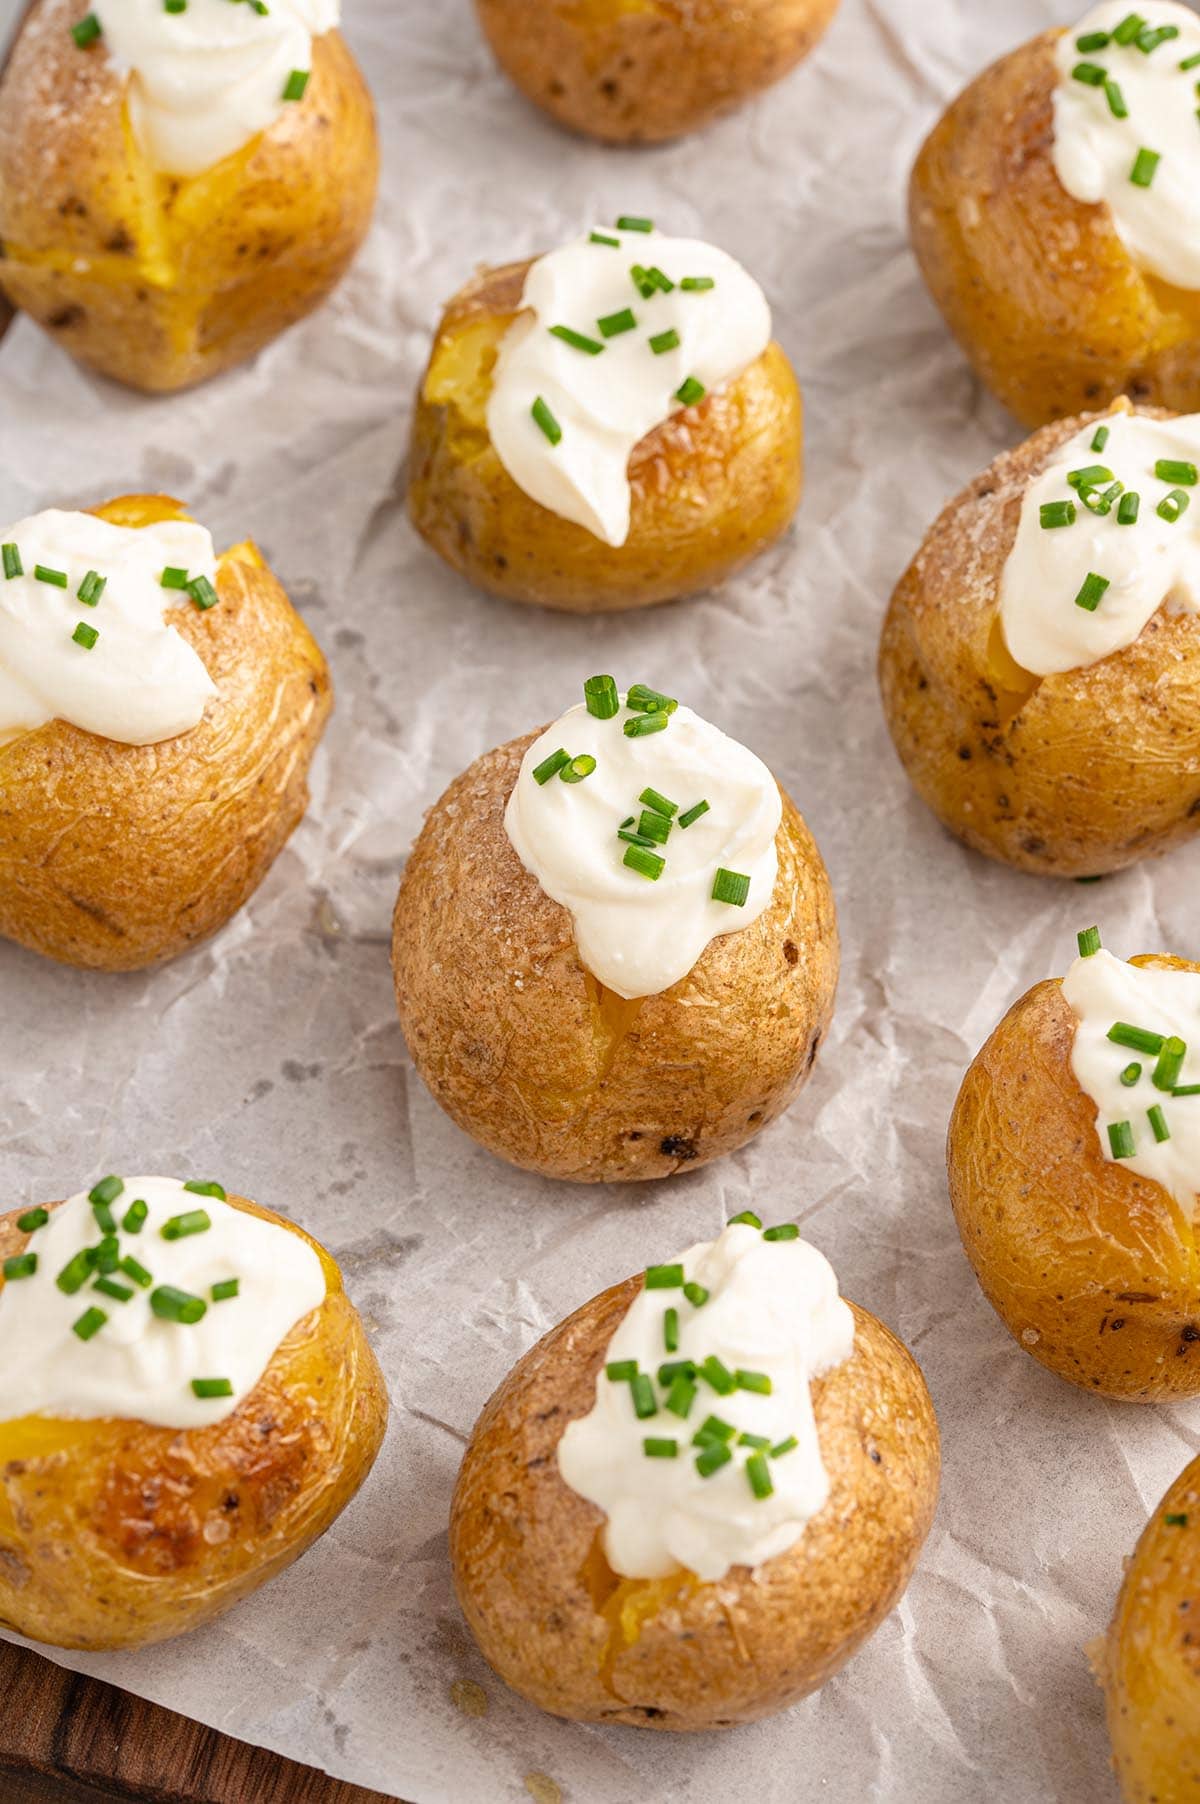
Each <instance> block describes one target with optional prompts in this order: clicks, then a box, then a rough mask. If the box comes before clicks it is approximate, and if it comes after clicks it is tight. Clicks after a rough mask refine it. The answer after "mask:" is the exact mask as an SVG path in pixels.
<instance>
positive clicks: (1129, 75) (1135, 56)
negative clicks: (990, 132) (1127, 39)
mask: <svg viewBox="0 0 1200 1804" xmlns="http://www.w3.org/2000/svg"><path fill="white" fill-rule="evenodd" d="M1131 10H1132V9H1131V8H1130V7H1129V5H1128V4H1127V0H1104V3H1103V4H1102V5H1100V6H1094V7H1093V8H1092V10H1091V12H1089V13H1087V14H1086V15H1085V16H1084V17H1083V18H1082V19H1081V20H1080V21H1079V24H1078V25H1077V26H1076V27H1075V28H1074V30H1072V31H1068V32H1064V34H1063V36H1062V37H1061V38H1060V39H1059V40H1058V44H1057V46H1056V49H1055V59H1056V61H1057V64H1058V72H1059V78H1060V79H1059V85H1058V87H1057V88H1056V89H1055V93H1054V168H1055V171H1056V173H1057V175H1058V179H1059V181H1060V182H1061V183H1062V185H1063V187H1064V188H1065V189H1066V190H1067V193H1068V194H1071V195H1073V196H1074V197H1075V199H1076V200H1081V201H1088V202H1099V201H1106V202H1107V203H1108V207H1109V210H1110V212H1111V213H1112V217H1113V224H1114V225H1115V226H1116V229H1117V231H1118V233H1119V234H1120V236H1121V239H1122V240H1123V242H1124V244H1125V247H1126V249H1127V250H1128V252H1129V254H1130V256H1131V257H1132V258H1133V260H1134V262H1135V263H1136V264H1137V265H1138V266H1139V267H1140V268H1141V269H1143V270H1146V271H1147V272H1148V273H1149V274H1151V275H1154V276H1159V277H1160V278H1161V279H1162V280H1163V281H1164V282H1170V283H1172V284H1174V286H1175V287H1177V288H1200V126H1198V125H1197V123H1196V74H1197V71H1196V70H1195V69H1181V68H1180V66H1179V65H1180V63H1181V62H1183V61H1184V60H1185V59H1186V58H1188V57H1189V56H1194V55H1196V54H1197V53H1198V52H1200V19H1198V18H1197V17H1196V14H1195V13H1194V12H1193V11H1192V10H1191V8H1190V7H1187V6H1179V5H1176V4H1174V0H1153V3H1152V4H1147V5H1146V6H1145V7H1144V8H1139V9H1138V10H1139V11H1141V13H1142V16H1143V18H1144V19H1145V20H1146V22H1147V24H1148V25H1149V27H1150V28H1151V29H1153V28H1155V27H1157V26H1164V25H1165V26H1175V27H1176V28H1177V29H1178V33H1179V35H1178V36H1177V37H1173V38H1168V39H1166V40H1165V41H1164V42H1162V43H1160V44H1159V45H1158V46H1157V48H1156V49H1153V50H1151V51H1150V52H1149V54H1147V53H1146V52H1144V51H1142V50H1140V49H1139V48H1138V46H1137V44H1136V43H1133V44H1128V45H1122V44H1114V43H1112V42H1110V43H1109V44H1108V45H1107V46H1106V47H1105V48H1104V49H1101V50H1088V51H1082V50H1080V49H1079V47H1078V40H1079V39H1080V38H1081V37H1085V36H1087V35H1088V34H1089V33H1092V32H1101V31H1103V32H1111V31H1112V30H1113V29H1114V27H1115V26H1118V25H1120V23H1121V21H1122V20H1123V19H1126V18H1128V17H1129V14H1130V12H1131ZM1081 63H1091V64H1093V65H1094V66H1095V67H1097V68H1101V69H1104V70H1106V71H1107V73H1108V78H1109V80H1110V81H1112V82H1115V83H1116V84H1117V88H1118V89H1119V90H1120V99H1121V100H1123V102H1124V106H1125V109H1126V114H1127V116H1126V117H1124V118H1117V117H1116V115H1115V114H1114V113H1113V110H1112V106H1111V105H1110V103H1109V93H1108V91H1107V90H1106V88H1105V87H1104V86H1103V85H1096V86H1090V85H1089V84H1088V83H1087V82H1083V81H1077V80H1075V79H1074V77H1073V75H1072V70H1074V69H1076V68H1077V67H1078V66H1079V65H1080V64H1081ZM1141 150H1149V151H1155V152H1157V154H1158V156H1159V159H1160V160H1159V162H1158V165H1157V167H1156V168H1155V170H1154V175H1153V180H1152V181H1151V182H1150V184H1149V186H1148V187H1143V186H1140V185H1139V184H1138V183H1136V182H1133V181H1131V180H1130V175H1131V172H1132V170H1133V166H1134V162H1135V160H1136V158H1137V156H1138V153H1139V151H1141Z"/></svg>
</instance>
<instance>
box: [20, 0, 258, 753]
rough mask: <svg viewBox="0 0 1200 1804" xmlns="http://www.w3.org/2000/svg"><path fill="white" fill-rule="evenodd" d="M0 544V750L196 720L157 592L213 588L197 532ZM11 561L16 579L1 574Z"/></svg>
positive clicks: (180, 526) (78, 528) (200, 671)
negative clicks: (188, 585) (202, 582)
mask: <svg viewBox="0 0 1200 1804" xmlns="http://www.w3.org/2000/svg"><path fill="white" fill-rule="evenodd" d="M229 3H230V0H225V4H226V5H229ZM233 10H240V9H238V8H234V7H231V11H233ZM0 543H2V544H3V546H4V548H5V557H6V559H7V561H6V563H5V565H4V567H3V569H2V570H0V745H3V744H4V743H5V741H6V740H9V739H14V738H16V737H17V736H18V735H20V734H21V733H28V732H32V731H34V730H35V729H36V728H38V727H42V726H45V724H46V722H47V721H50V720H65V721H69V722H70V723H71V724H72V725H73V726H76V727H82V728H83V729H84V730H85V731H86V732H89V733H98V734H99V735H100V736H101V737H102V738H105V739H116V740H119V741H121V743H122V744H125V745H154V744H157V743H158V741H159V740H162V739H172V738H174V737H175V735H176V734H177V733H186V732H188V731H189V729H190V728H192V727H194V726H195V725H196V723H197V722H198V721H199V719H200V717H201V715H202V714H203V713H204V709H205V706H206V705H207V703H208V701H209V700H210V698H211V697H212V696H214V695H216V693H217V689H216V685H215V684H214V682H213V681H212V678H211V677H210V676H209V674H208V672H207V670H206V669H205V667H204V663H203V660H202V659H201V658H200V657H199V655H198V654H197V653H196V652H195V651H194V650H193V649H192V647H191V646H190V645H189V644H188V642H187V640H186V639H184V638H182V637H181V636H180V634H179V633H177V632H176V631H175V628H174V627H173V626H171V625H170V624H169V622H168V621H167V620H165V619H164V617H163V614H164V609H166V610H171V609H173V608H175V607H178V606H181V605H182V606H185V607H187V606H191V605H192V603H191V597H190V596H189V595H188V594H187V592H186V591H184V590H179V589H164V588H163V586H162V575H163V572H164V570H168V569H173V570H186V571H187V573H188V576H189V578H196V577H204V578H205V579H206V580H207V581H208V582H209V583H215V581H216V573H217V562H216V556H215V554H214V552H213V542H212V537H211V535H210V534H209V533H208V532H206V530H205V529H204V527H202V526H197V525H195V524H194V522H192V521H190V520H163V521H160V522H158V523H157V524H155V525H152V526H142V527H137V528H134V527H128V526H114V525H113V524H112V523H111V522H110V521H108V520H99V519H97V518H96V516H95V515H94V514H76V513H64V512H61V511H59V510H58V509H56V508H54V509H51V510H49V511H48V512H47V513H43V514H34V515H32V516H31V517H30V518H29V519H28V520H18V522H17V524H16V525H15V526H10V527H9V528H8V529H7V530H6V531H5V532H3V533H2V534H0ZM14 561H15V562H19V564H20V567H21V570H22V574H21V575H19V576H18V575H13V576H9V575H7V571H8V569H9V568H10V567H13V565H14ZM39 570H40V571H41V572H42V574H41V575H39V574H38V572H39ZM89 577H91V578H93V583H92V587H91V589H90V590H89V588H88V587H86V586H85V585H86V584H87V579H88V578H89ZM63 579H65V580H63ZM95 579H102V580H103V588H102V589H101V590H100V592H99V596H98V599H95V600H94V601H93V602H92V604H91V605H88V603H87V602H85V601H83V600H81V599H80V590H81V588H82V589H83V590H84V593H85V595H86V594H88V593H92V592H94V587H95ZM77 634H82V635H83V637H84V640H85V641H87V640H90V643H87V642H81V640H80V639H79V638H77V637H76V635H77ZM92 634H94V635H95V637H94V639H92V638H91V635H92Z"/></svg>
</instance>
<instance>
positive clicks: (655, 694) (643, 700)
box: [625, 683, 679, 714]
mask: <svg viewBox="0 0 1200 1804" xmlns="http://www.w3.org/2000/svg"><path fill="white" fill-rule="evenodd" d="M625 706H626V707H627V708H631V709H632V710H633V712H634V713H635V714H674V712H675V710H676V708H677V707H678V706H679V703H678V702H677V701H676V700H675V698H674V696H671V695H662V694H660V693H659V691H658V690H657V689H648V688H647V687H646V685H645V683H635V684H634V685H633V688H632V689H631V690H630V691H629V693H628V694H627V695H626V697H625Z"/></svg>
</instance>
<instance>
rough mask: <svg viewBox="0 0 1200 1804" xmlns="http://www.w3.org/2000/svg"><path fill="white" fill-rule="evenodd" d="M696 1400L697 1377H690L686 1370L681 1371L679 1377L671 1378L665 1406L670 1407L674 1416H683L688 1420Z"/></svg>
mask: <svg viewBox="0 0 1200 1804" xmlns="http://www.w3.org/2000/svg"><path fill="white" fill-rule="evenodd" d="M695 1401H696V1382H695V1379H693V1378H689V1377H688V1376H687V1374H686V1372H680V1373H679V1375H678V1377H677V1378H673V1379H672V1380H671V1384H670V1388H669V1390H668V1391H667V1398H666V1403H665V1405H664V1408H666V1409H669V1410H670V1412H671V1414H672V1415H673V1416H682V1417H683V1418H684V1420H686V1419H687V1416H688V1412H689V1411H690V1409H691V1407H692V1404H693V1403H694V1402H695Z"/></svg>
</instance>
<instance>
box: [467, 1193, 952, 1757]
mask: <svg viewBox="0 0 1200 1804" xmlns="http://www.w3.org/2000/svg"><path fill="white" fill-rule="evenodd" d="M664 1348H665V1349H668V1350H667V1351H664ZM671 1349H673V1350H671ZM938 1473H939V1453H938V1434H937V1423H936V1420H935V1417H934V1413H933V1406H932V1404H931V1402H930V1399H929V1393H928V1391H927V1390H926V1387H925V1382H924V1379H923V1378H922V1376H921V1372H920V1369H919V1368H918V1366H917V1364H916V1362H915V1361H914V1360H913V1358H912V1356H911V1355H910V1354H909V1353H908V1352H907V1350H906V1349H905V1348H904V1347H903V1346H902V1345H901V1343H900V1342H899V1341H898V1340H896V1339H895V1338H894V1337H893V1335H891V1334H890V1333H889V1331H888V1330H887V1329H886V1328H885V1327H884V1326H883V1324H882V1323H881V1322H879V1321H877V1320H876V1319H875V1317H874V1316H872V1315H869V1314H868V1313H867V1312H866V1310H863V1309H858V1308H856V1307H854V1306H853V1305H851V1304H846V1303H844V1302H842V1301H841V1300H840V1299H839V1298H838V1295H837V1280H836V1278H835V1277H834V1275H833V1272H832V1271H831V1270H830V1268H829V1265H828V1263H827V1261H826V1260H824V1259H823V1258H822V1257H821V1255H820V1254H819V1253H818V1252H816V1250H815V1249H814V1248H812V1247H810V1246H806V1245H805V1244H804V1242H802V1241H801V1240H800V1239H799V1231H798V1230H797V1229H796V1228H795V1227H794V1226H793V1225H792V1224H790V1223H785V1224H783V1225H781V1226H779V1227H773V1228H768V1229H766V1230H763V1229H762V1224H761V1221H760V1220H759V1218H758V1217H757V1216H755V1215H753V1214H752V1213H747V1214H745V1215H743V1216H740V1217H738V1218H736V1219H735V1221H734V1222H732V1223H730V1224H729V1226H728V1227H726V1229H725V1230H724V1232H723V1234H722V1235H721V1236H720V1237H719V1238H718V1239H717V1240H716V1241H714V1242H710V1243H705V1244H701V1245H699V1246H695V1247H692V1248H690V1249H689V1250H688V1251H687V1252H686V1253H684V1254H683V1255H682V1256H681V1257H680V1259H678V1260H676V1261H670V1262H667V1263H665V1264H661V1265H657V1266H651V1267H649V1268H648V1269H647V1271H646V1272H645V1274H644V1275H642V1274H639V1275H638V1276H637V1277H633V1278H629V1279H627V1280H626V1281H625V1282H624V1283H623V1284H617V1285H614V1286H613V1288H612V1289H611V1290H606V1291H604V1292H603V1293H602V1294H601V1295H600V1296H597V1297H594V1298H593V1299H592V1300H591V1302H590V1303H585V1304H584V1305H583V1307H582V1308H581V1309H578V1310H576V1311H575V1313H574V1314H573V1315H571V1316H568V1318H567V1319H566V1320H565V1321H564V1322H562V1323H560V1325H559V1326H558V1327H557V1328H555V1329H553V1330H552V1331H551V1332H550V1333H549V1334H547V1335H545V1336H544V1337H543V1338H542V1339H541V1340H540V1341H539V1342H538V1343H537V1345H536V1346H535V1347H533V1348H532V1349H531V1350H530V1351H529V1352H528V1353H527V1354H526V1355H525V1357H524V1358H523V1359H522V1360H520V1362H519V1363H518V1364H517V1365H516V1366H515V1367H514V1368H513V1370H512V1371H511V1372H510V1373H509V1375H508V1377H507V1378H505V1380H504V1381H503V1383H502V1384H501V1385H500V1387H499V1389H498V1390H497V1391H496V1393H495V1395H494V1396H493V1397H492V1398H491V1400H490V1401H489V1402H488V1403H487V1405H486V1406H485V1408H484V1410H483V1413H482V1415H481V1416H480V1418H479V1421H478V1422H477V1423H476V1426H475V1430H474V1433H473V1434H472V1436H471V1440H470V1443H469V1445H468V1447H467V1452H466V1455H465V1457H464V1460H463V1464H462V1470H461V1472H460V1474H459V1479H458V1484H457V1487H456V1489H455V1495H454V1505H453V1512H452V1516H451V1525H450V1557H451V1560H452V1562H453V1567H454V1581H455V1587H456V1590H457V1592H458V1598H459V1602H460V1604H461V1605H462V1609H463V1613H464V1615H465V1616H466V1619H467V1622H468V1625H469V1626H470V1628H471V1631H472V1633H473V1634H474V1636H475V1638H476V1640H477V1641H478V1643H479V1645H480V1648H481V1649H482V1651H483V1653H484V1655H485V1657H486V1658H487V1659H488V1660H489V1661H490V1662H491V1664H492V1665H493V1666H494V1667H495V1669H496V1671H497V1672H498V1673H499V1674H500V1676H501V1677H502V1678H503V1679H504V1680H505V1681H506V1682H507V1683H508V1684H509V1685H511V1686H512V1687H513V1688H514V1689H515V1690H517V1691H519V1692H520V1693H521V1694H522V1695H523V1696H524V1697H527V1698H529V1699H531V1701H532V1702H533V1703H535V1704H538V1705H540V1706H541V1708H542V1709H544V1710H549V1711H552V1712H553V1713H554V1714H555V1715H558V1716H566V1717H573V1718H576V1719H577V1720H581V1721H586V1722H616V1723H629V1724H634V1725H637V1726H641V1727H646V1728H653V1729H669V1730H696V1729H717V1728H728V1727H731V1726H733V1725H735V1724H737V1723H745V1722H752V1721H753V1720H754V1719H755V1718H757V1717H761V1716H765V1715H767V1714H769V1713H770V1712H771V1711H774V1710H782V1709H784V1708H785V1707H786V1706H787V1705H788V1704H791V1703H794V1702H795V1701H796V1700H797V1699H798V1698H801V1697H803V1696H805V1695H806V1693H808V1692H810V1691H813V1690H815V1689H816V1688H817V1687H818V1686H820V1685H823V1684H824V1683H825V1681H826V1680H827V1679H828V1678H830V1677H831V1676H832V1674H833V1673H835V1672H836V1671H837V1670H838V1669H839V1667H841V1666H842V1665H843V1664H844V1663H845V1661H846V1660H847V1659H848V1658H849V1657H850V1655H851V1654H852V1653H853V1652H854V1651H855V1649H856V1648H857V1647H858V1646H859V1645H860V1644H861V1643H862V1642H863V1641H864V1640H865V1639H866V1637H867V1636H868V1635H869V1634H870V1633H871V1632H872V1631H873V1630H874V1629H875V1628H876V1627H877V1626H878V1625H879V1623H880V1622H881V1621H882V1619H883V1617H884V1616H885V1615H886V1614H887V1612H888V1611H889V1610H890V1609H891V1608H892V1607H893V1606H894V1605H895V1603H896V1602H897V1601H898V1599H899V1597H900V1595H901V1593H902V1592H903V1590H904V1587H905V1585H906V1584H907V1582H908V1579H909V1576H910V1574H911V1572H912V1569H913V1566H914V1565H915V1563H916V1559H917V1555H918V1553H919V1551H920V1548H921V1544H922V1542H923V1541H924V1539H925V1535H926V1533H927V1532H928V1529H929V1525H930V1522H931V1521H932V1518H933V1512H934V1507H935V1504H936V1500H937V1488H938Z"/></svg>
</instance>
